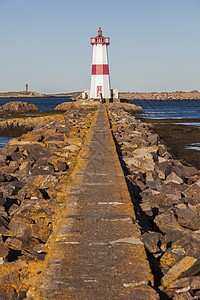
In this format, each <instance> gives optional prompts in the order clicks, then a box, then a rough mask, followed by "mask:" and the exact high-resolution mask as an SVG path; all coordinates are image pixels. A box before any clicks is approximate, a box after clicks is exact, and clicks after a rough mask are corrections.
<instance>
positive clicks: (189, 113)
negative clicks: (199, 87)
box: [129, 100, 200, 119]
mask: <svg viewBox="0 0 200 300" xmlns="http://www.w3.org/2000/svg"><path fill="white" fill-rule="evenodd" d="M129 103H133V104H136V105H139V106H142V108H143V111H144V113H143V114H142V116H144V117H145V118H149V119H182V118H188V119H195V118H200V101H198V100H189V101H187V100H184V101H156V100H153V101H130V102H129Z"/></svg>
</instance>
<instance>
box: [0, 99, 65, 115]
mask: <svg viewBox="0 0 200 300" xmlns="http://www.w3.org/2000/svg"><path fill="white" fill-rule="evenodd" d="M12 101H23V102H27V103H33V104H35V105H36V106H37V107H38V109H39V111H40V112H42V111H45V110H53V109H54V108H55V107H56V106H57V105H58V104H60V103H63V102H69V101H70V97H54V98H53V97H45V98H37V97H35V98H23V97H20V98H0V106H2V105H4V104H5V103H7V102H12Z"/></svg>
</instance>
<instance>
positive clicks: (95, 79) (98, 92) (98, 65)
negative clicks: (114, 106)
mask: <svg viewBox="0 0 200 300" xmlns="http://www.w3.org/2000/svg"><path fill="white" fill-rule="evenodd" d="M109 44H110V38H109V37H104V36H103V35H102V30H101V27H99V31H98V35H97V36H96V37H92V38H91V45H92V46H93V56H92V74H91V86H90V98H94V99H96V98H97V99H98V98H105V99H110V98H111V89H110V78H109V68H108V54H107V46H108V45H109Z"/></svg>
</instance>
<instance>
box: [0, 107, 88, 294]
mask: <svg viewBox="0 0 200 300" xmlns="http://www.w3.org/2000/svg"><path fill="white" fill-rule="evenodd" d="M93 116H94V112H91V111H90V109H88V107H87V106H86V107H84V108H83V107H80V106H79V107H76V106H75V105H73V106H71V107H70V108H68V110H67V111H66V113H64V114H60V115H55V116H49V117H40V118H37V122H35V120H34V122H32V123H31V124H32V126H33V130H32V131H30V132H28V133H27V134H23V135H22V136H20V137H19V138H16V139H12V140H10V141H9V143H8V144H7V145H6V146H5V147H4V148H2V149H1V150H0V165H1V169H0V280H1V286H0V298H1V299H24V298H26V291H27V290H28V288H29V284H31V283H32V282H33V281H34V280H35V278H36V276H37V274H39V273H40V272H41V268H42V262H43V260H44V257H45V255H46V253H47V252H48V248H47V246H46V242H47V240H48V238H49V236H50V235H51V233H52V228H53V226H54V215H55V212H56V211H57V213H60V212H59V203H60V201H61V200H60V197H59V194H62V192H64V191H63V185H66V183H67V182H68V181H69V175H70V174H71V172H72V170H73V167H74V165H75V164H76V160H77V155H78V153H79V151H80V149H81V147H82V144H83V142H84V138H85V136H86V134H87V133H88V129H89V127H90V124H91V122H92V120H93ZM47 118H49V119H47ZM26 120H27V119H26ZM24 122H27V121H24ZM33 123H34V125H33Z"/></svg>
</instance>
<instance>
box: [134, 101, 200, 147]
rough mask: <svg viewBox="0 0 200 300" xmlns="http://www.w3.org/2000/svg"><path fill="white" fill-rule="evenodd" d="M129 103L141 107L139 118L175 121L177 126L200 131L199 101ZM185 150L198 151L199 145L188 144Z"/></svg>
mask: <svg viewBox="0 0 200 300" xmlns="http://www.w3.org/2000/svg"><path fill="white" fill-rule="evenodd" d="M129 103H133V104H136V105H139V106H142V108H143V114H140V116H141V117H144V118H147V119H154V120H156V119H165V120H166V119H176V120H175V121H174V122H175V123H176V122H177V124H183V125H190V126H195V127H197V128H199V130H200V101H198V100H189V101H187V100H184V101H130V102H129ZM195 119H196V120H195ZM191 134H192V132H191ZM185 148H187V149H193V150H196V151H200V143H193V144H189V145H188V146H187V147H185Z"/></svg>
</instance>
